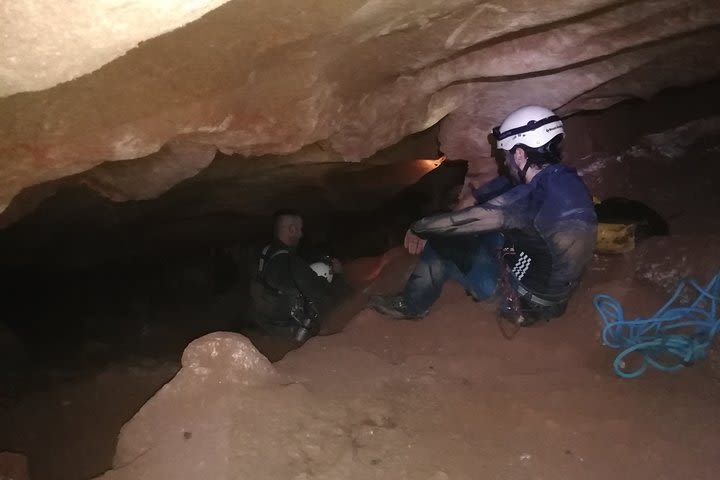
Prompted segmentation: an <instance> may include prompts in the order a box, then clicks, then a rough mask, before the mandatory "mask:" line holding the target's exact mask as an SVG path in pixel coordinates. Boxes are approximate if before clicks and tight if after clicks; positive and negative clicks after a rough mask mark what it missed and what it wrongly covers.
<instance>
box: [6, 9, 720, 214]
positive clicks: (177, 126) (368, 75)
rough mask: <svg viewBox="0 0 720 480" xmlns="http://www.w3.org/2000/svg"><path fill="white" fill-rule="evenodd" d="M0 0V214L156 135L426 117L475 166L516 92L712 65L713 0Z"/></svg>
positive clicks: (212, 144)
mask: <svg viewBox="0 0 720 480" xmlns="http://www.w3.org/2000/svg"><path fill="white" fill-rule="evenodd" d="M6 4H7V6H5V7H3V10H1V11H0V21H1V22H2V24H0V26H2V27H3V28H1V29H0V30H2V31H3V32H7V33H5V37H6V38H5V41H4V42H3V44H2V45H3V50H2V53H3V54H4V58H6V59H7V60H6V62H5V64H3V65H2V69H0V83H1V84H2V85H3V88H4V91H5V92H6V93H5V94H6V95H7V94H9V93H11V92H25V93H17V94H15V95H10V96H6V97H5V98H2V99H0V139H1V140H0V158H1V159H2V160H1V162H0V210H4V209H5V208H6V207H7V206H8V204H9V202H10V201H11V199H13V198H14V197H15V196H16V195H17V194H18V193H20V192H21V191H22V190H23V189H25V188H27V187H29V186H32V185H36V184H41V183H45V182H49V181H52V180H56V179H59V178H62V177H66V176H69V175H74V174H78V173H80V172H85V171H87V170H89V169H91V168H92V167H95V166H97V165H100V164H102V163H104V162H111V161H116V160H129V159H138V158H143V157H147V156H150V155H152V154H154V153H156V152H158V151H159V150H161V149H162V148H163V146H164V145H167V144H169V143H173V144H178V143H180V144H186V145H202V146H207V147H208V149H210V150H214V149H215V148H217V149H219V150H220V151H222V152H225V153H238V154H241V155H244V156H259V155H265V154H287V153H290V152H294V151H297V150H299V149H301V148H302V147H304V146H308V145H313V144H317V145H321V146H322V148H323V149H324V150H325V151H328V152H330V155H329V156H330V157H331V158H333V159H335V160H351V161H357V160H360V159H363V158H366V157H368V156H369V155H372V154H373V153H374V152H376V151H378V150H379V149H381V148H384V147H387V146H389V145H392V144H394V143H396V142H397V141H398V140H399V139H401V138H403V137H405V136H407V135H409V134H412V133H415V132H419V131H422V130H424V129H426V128H428V127H430V126H432V125H435V124H437V123H438V122H440V121H441V119H442V126H441V129H440V145H441V148H442V150H443V151H444V153H446V154H447V155H448V157H449V158H451V159H465V160H474V161H477V162H481V163H482V162H486V161H487V157H488V153H489V144H488V142H487V134H488V132H489V131H490V128H491V127H493V126H494V125H495V124H496V123H497V122H498V121H499V120H500V119H502V118H503V116H504V115H506V114H507V113H508V112H509V111H511V110H513V109H514V108H516V107H517V106H519V105H520V104H523V103H538V102H540V103H543V104H545V105H547V106H548V107H551V108H555V109H560V112H561V113H563V114H571V113H573V112H577V111H579V110H587V109H597V108H604V107H607V106H609V105H611V104H613V103H616V102H618V101H620V100H622V99H625V98H628V97H632V96H640V97H647V96H648V95H651V94H653V93H655V92H657V91H658V90H659V89H661V88H664V87H667V86H670V85H690V84H693V83H695V82H698V81H701V80H705V79H708V78H711V77H713V76H715V75H717V72H718V71H720V57H718V55H716V50H717V45H718V43H719V42H720V34H719V33H718V31H717V29H716V28H714V27H715V26H716V25H717V18H719V16H720V4H718V2H717V1H714V0H701V1H697V0H684V1H677V0H652V1H651V0H644V1H638V2H631V3H628V2H617V1H611V0H604V1H601V2H598V1H593V0H580V1H573V2H568V1H567V0H553V1H548V2H543V3H538V2H530V1H529V0H521V1H516V0H503V1H499V2H495V3H492V4H489V3H487V2H479V1H474V0H455V1H451V2H439V1H436V2H415V1H410V0H392V1H383V2H379V1H363V2H334V1H324V2H310V1H309V0H302V1H299V2H290V3H277V2H270V3H267V2H265V3H263V2H247V1H245V0H230V1H227V2H226V3H225V2H223V1H222V0H206V1H203V2H191V3H188V2H175V4H176V5H175V6H174V7H169V6H168V5H167V2H166V3H164V4H163V13H162V15H160V14H159V13H158V7H157V6H155V5H151V4H152V2H147V1H138V2H130V3H127V2H124V3H123V2H119V3H118V2H112V1H110V0H106V1H103V2H89V1H82V2H74V3H73V5H72V7H71V9H70V10H68V8H70V7H67V8H66V6H63V7H62V8H60V7H57V6H56V5H55V3H52V2H42V5H43V8H39V7H37V5H36V4H37V2H29V1H24V2H6ZM168 12H169V13H168ZM193 20H194V21H193ZM188 22H189V23H188ZM181 25H184V26H183V27H181V28H177V27H180V26H181ZM163 32H165V33H163ZM161 33H163V34H162V35H160V34H161ZM139 42H140V43H139ZM88 44H92V45H93V48H92V49H87V48H85V47H84V45H88ZM26 45H30V47H31V48H28V47H27V46H26ZM135 45H137V47H135V48H133V46H135ZM123 53H124V55H123ZM50 59H52V61H51V60H50ZM100 67H102V68H100ZM71 79H74V80H71ZM68 80H71V81H68ZM61 82H65V83H61ZM53 85H55V86H53ZM50 87H52V88H50ZM41 88H47V89H46V90H42V91H37V92H33V93H30V92H29V91H30V90H37V89H41ZM192 148H194V147H192ZM185 157H186V156H185V154H184V153H183V152H182V150H180V151H179V158H180V161H178V162H176V163H173V162H172V161H168V162H163V165H164V166H163V167H162V169H161V170H162V171H160V172H154V171H150V172H147V171H145V173H141V172H140V171H139V170H138V169H134V171H133V168H134V167H133V166H132V164H126V165H125V166H124V167H123V166H120V165H118V166H117V168H106V169H104V170H105V172H103V175H101V176H100V178H97V179H96V180H97V182H96V183H94V184H93V185H94V188H97V189H98V190H99V191H101V192H102V193H103V194H104V195H107V196H108V197H110V198H113V199H120V198H122V199H137V198H148V197H152V196H153V195H157V194H158V193H159V192H162V191H164V190H166V189H167V188H168V183H172V182H177V181H179V180H181V179H183V178H186V177H187V175H188V174H192V172H193V170H197V168H201V167H202V164H203V160H202V159H200V158H199V159H198V160H197V162H190V163H188V161H187V158H185ZM183 158H185V160H183ZM203 158H205V157H203ZM149 161H151V162H152V161H153V160H152V159H150V160H149ZM317 161H318V162H320V161H322V159H320V158H319V159H318V160H317ZM125 167H128V168H130V170H128V172H127V173H124V172H123V171H122V169H123V168H125ZM173 169H177V171H174V172H173V171H172V170H173ZM472 170H473V171H475V170H478V169H472ZM479 170H482V169H479ZM156 175H157V177H158V179H157V180H156V181H157V182H158V184H157V185H156V184H153V180H152V179H153V178H154V177H155V176H156ZM116 177H117V180H114V179H115V178H116ZM90 183H91V184H92V182H90Z"/></svg>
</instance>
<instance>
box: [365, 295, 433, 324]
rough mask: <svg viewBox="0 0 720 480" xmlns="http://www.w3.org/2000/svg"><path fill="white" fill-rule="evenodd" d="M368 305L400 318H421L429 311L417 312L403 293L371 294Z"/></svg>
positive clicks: (384, 313)
mask: <svg viewBox="0 0 720 480" xmlns="http://www.w3.org/2000/svg"><path fill="white" fill-rule="evenodd" d="M368 307H370V308H372V309H373V310H376V311H378V312H380V313H382V314H383V315H387V316H388V317H392V318H396V319H399V320H419V319H421V318H422V317H424V316H425V315H427V313H428V312H427V311H425V312H421V313H416V312H413V311H412V310H410V309H409V308H408V305H407V302H406V301H405V297H403V296H402V295H370V298H369V299H368Z"/></svg>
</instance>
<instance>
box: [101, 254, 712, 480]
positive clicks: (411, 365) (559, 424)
mask: <svg viewBox="0 0 720 480" xmlns="http://www.w3.org/2000/svg"><path fill="white" fill-rule="evenodd" d="M411 262H412V259H410V258H408V257H407V256H402V257H398V256H395V258H394V259H393V260H392V261H390V262H389V263H388V264H387V265H388V270H387V271H386V272H385V273H384V274H383V278H378V280H377V281H376V282H375V284H374V286H373V288H375V289H381V290H383V289H387V288H390V289H392V285H393V284H395V283H397V282H398V281H400V282H401V280H402V278H401V277H402V275H403V274H404V273H403V272H405V271H406V269H407V267H408V265H410V264H411ZM628 265H629V263H628V262H625V261H623V260H622V259H620V258H619V257H605V258H598V259H597V261H596V262H595V264H594V265H593V269H592V271H591V272H589V275H588V277H587V278H586V280H585V282H584V284H583V285H582V286H581V288H580V290H579V292H578V295H577V296H576V297H575V298H574V300H573V303H572V305H571V307H570V309H569V311H568V314H567V315H566V316H565V317H563V318H562V319H559V320H557V321H554V322H553V323H552V324H550V325H546V326H542V327H538V328H532V329H526V330H523V331H521V332H520V334H519V335H517V336H516V337H515V338H514V339H513V340H512V341H506V340H505V339H503V338H502V336H501V335H500V333H499V331H498V328H497V325H496V324H495V319H494V316H493V314H492V308H491V307H487V306H485V305H483V304H476V303H473V302H472V301H471V300H470V299H469V298H467V297H466V296H465V295H464V293H463V292H462V291H461V289H459V288H458V287H457V285H453V284H450V285H448V286H447V288H446V289H445V291H444V293H443V296H442V297H441V299H440V301H439V302H438V303H437V304H436V305H435V306H434V307H433V309H432V312H431V314H430V315H429V316H428V317H427V318H426V319H424V320H422V321H420V322H409V321H405V322H403V321H400V322H396V321H390V320H387V319H384V318H381V317H380V316H379V315H378V314H376V313H375V312H372V311H367V310H366V311H363V312H361V313H360V314H358V315H357V316H356V317H355V318H354V319H353V321H352V322H351V323H350V324H349V325H348V326H347V328H346V329H345V331H344V332H342V333H340V334H337V335H333V336H328V337H318V338H314V339H312V340H310V341H309V342H308V343H307V344H305V346H304V347H303V348H302V349H300V350H296V351H294V352H291V353H290V354H288V355H287V356H286V357H285V359H283V360H282V361H280V362H278V363H277V364H276V365H275V367H276V369H277V371H278V374H279V375H280V376H281V378H282V380H281V381H280V382H279V383H275V384H272V383H271V384H268V385H266V386H264V387H249V388H248V387H242V388H231V389H227V390H222V391H220V390H215V389H207V390H204V391H203V395H202V396H200V397H198V396H197V394H196V393H193V392H190V393H188V394H186V393H184V392H183V391H182V389H181V388H178V389H177V392H178V393H177V396H175V397H174V398H173V399H172V401H171V400H170V399H169V398H167V397H165V395H164V394H163V392H162V391H161V392H160V394H158V395H157V396H156V397H155V398H153V399H152V400H151V401H150V402H149V403H148V406H150V408H148V406H146V407H145V408H144V410H145V411H146V415H145V416H144V418H142V419H139V418H137V417H136V419H134V420H132V421H131V422H130V423H129V424H128V425H127V426H126V427H125V431H124V432H123V433H122V434H121V439H120V443H121V444H123V443H124V442H127V439H126V438H125V436H126V435H127V432H128V431H130V430H132V429H134V428H136V425H137V424H142V423H147V422H149V421H152V422H153V424H154V425H155V426H156V427H155V428H156V433H155V437H154V438H155V441H153V442H152V445H153V447H152V448H149V449H147V450H145V453H144V454H143V455H140V456H137V457H136V458H134V459H133V458H131V457H127V459H128V460H132V461H130V463H127V464H126V463H124V462H123V463H122V465H124V466H123V468H120V469H117V470H113V471H110V472H107V473H106V474H105V475H103V476H102V477H99V478H102V479H108V480H109V479H126V478H127V479H130V478H132V479H152V478H177V479H183V478H200V477H202V478H216V479H222V478H235V479H241V478H253V479H258V480H261V479H265V478H267V479H271V478H273V479H274V478H289V479H309V478H318V479H338V478H357V479H361V478H393V479H439V478H460V479H466V478H467V479H470V478H479V477H481V478H530V477H532V478H587V479H606V478H610V477H617V478H629V477H632V478H658V479H675V478H679V477H681V476H689V477H692V478H698V479H708V480H710V479H711V478H714V476H715V471H716V469H717V467H718V464H717V461H716V460H715V457H714V456H713V455H712V451H713V450H712V448H713V445H714V444H715V440H716V439H717V431H718V427H719V426H720V416H718V411H717V408H716V402H717V400H718V398H720V390H719V389H718V386H717V384H716V383H715V382H714V381H712V380H711V379H712V378H713V372H712V369H711V368H710V365H709V364H707V363H703V364H699V365H697V366H696V367H695V368H693V369H687V370H685V371H683V372H682V373H679V374H675V375H668V374H660V373H657V372H650V373H648V374H646V375H645V376H644V377H642V378H641V379H640V380H638V381H626V380H620V379H618V378H616V377H614V375H613V374H612V372H611V369H610V363H611V359H612V352H611V351H609V350H607V349H605V348H603V347H601V346H600V344H599V342H598V341H597V331H598V324H597V322H598V319H597V315H596V314H595V312H594V310H593V308H592V304H591V302H590V299H591V297H592V295H593V294H595V293H600V292H602V293H610V294H613V295H615V296H616V297H617V298H618V299H619V300H620V301H622V302H625V303H628V304H630V303H631V304H632V305H630V310H631V311H630V312H629V313H642V312H643V311H644V310H647V309H653V308H656V307H657V304H658V302H660V301H662V298H661V296H660V295H657V293H655V292H654V291H653V290H649V289H647V288H645V287H643V286H642V285H640V284H638V283H637V282H636V281H634V280H633V279H632V277H631V276H627V275H626V273H627V270H628ZM630 270H631V268H630ZM631 300H632V301H631ZM225 366H226V368H227V369H232V367H231V365H229V364H227V363H225ZM185 368H187V367H185ZM218 370H221V366H220V364H218ZM180 382H182V380H181V381H180ZM178 384H179V382H178V379H175V380H173V381H171V382H170V384H169V386H168V387H165V388H166V389H167V388H176V387H175V385H178ZM699 385H703V387H702V388H699ZM159 419H162V421H160V420H159ZM668 419H674V420H673V421H668ZM680 432H682V433H680ZM639 445H642V453H640V451H639V450H638V448H639V447H638V446H639ZM688 445H692V448H689V447H688ZM638 455H642V456H643V458H647V459H648V461H644V462H638V461H637V458H638Z"/></svg>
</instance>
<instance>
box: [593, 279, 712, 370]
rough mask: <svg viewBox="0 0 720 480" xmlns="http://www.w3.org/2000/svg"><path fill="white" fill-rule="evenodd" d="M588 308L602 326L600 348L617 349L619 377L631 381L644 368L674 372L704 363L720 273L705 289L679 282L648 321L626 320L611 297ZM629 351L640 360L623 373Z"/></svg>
mask: <svg viewBox="0 0 720 480" xmlns="http://www.w3.org/2000/svg"><path fill="white" fill-rule="evenodd" d="M693 298H694V300H693ZM593 303H594V304H595V308H596V309H597V311H598V313H599V314H600V317H601V318H602V320H603V323H604V328H603V330H602V341H603V344H604V345H607V346H609V347H612V348H617V349H620V350H621V351H620V353H619V354H618V355H617V356H616V357H615V361H614V362H613V367H614V369H615V373H616V374H617V375H618V376H620V377H622V378H635V377H638V376H640V375H642V374H643V373H644V372H645V371H646V370H647V368H648V366H651V367H654V368H657V369H658V370H661V371H663V372H676V371H678V370H681V369H682V368H683V367H686V366H690V365H693V364H694V363H695V362H696V361H698V360H702V359H703V358H705V356H706V355H707V352H708V350H709V348H710V346H711V344H712V341H713V337H714V336H715V334H716V333H717V332H718V329H720V316H719V313H720V312H718V306H719V305H718V304H719V303H720V273H718V274H717V275H715V277H713V279H712V280H711V281H710V282H709V283H708V284H707V285H705V286H700V285H698V283H697V282H696V281H695V280H693V279H690V278H688V279H685V280H683V281H682V282H680V283H679V284H678V286H677V288H676V290H675V293H674V294H673V295H672V297H671V298H670V300H669V301H668V302H667V303H666V304H665V305H663V306H662V308H660V310H658V311H657V313H655V315H653V316H652V317H649V318H641V317H639V318H635V319H631V320H626V319H625V317H624V313H623V308H622V305H620V303H619V302H618V301H617V300H615V299H614V298H613V297H611V296H610V295H605V294H601V295H595V297H594V298H593ZM634 352H638V353H640V354H641V355H642V357H641V358H642V364H641V365H640V366H639V367H637V368H636V369H634V370H629V371H628V370H626V368H627V365H628V363H627V362H626V359H627V357H628V355H630V354H632V353H634Z"/></svg>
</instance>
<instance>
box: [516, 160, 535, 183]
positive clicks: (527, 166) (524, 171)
mask: <svg viewBox="0 0 720 480" xmlns="http://www.w3.org/2000/svg"><path fill="white" fill-rule="evenodd" d="M531 165H532V163H531V162H530V160H529V159H528V161H526V162H525V166H524V167H523V169H522V170H520V169H519V168H518V173H519V174H520V180H522V182H523V183H527V172H528V170H529V169H530V166H531ZM515 166H517V164H516V165H515Z"/></svg>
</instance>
